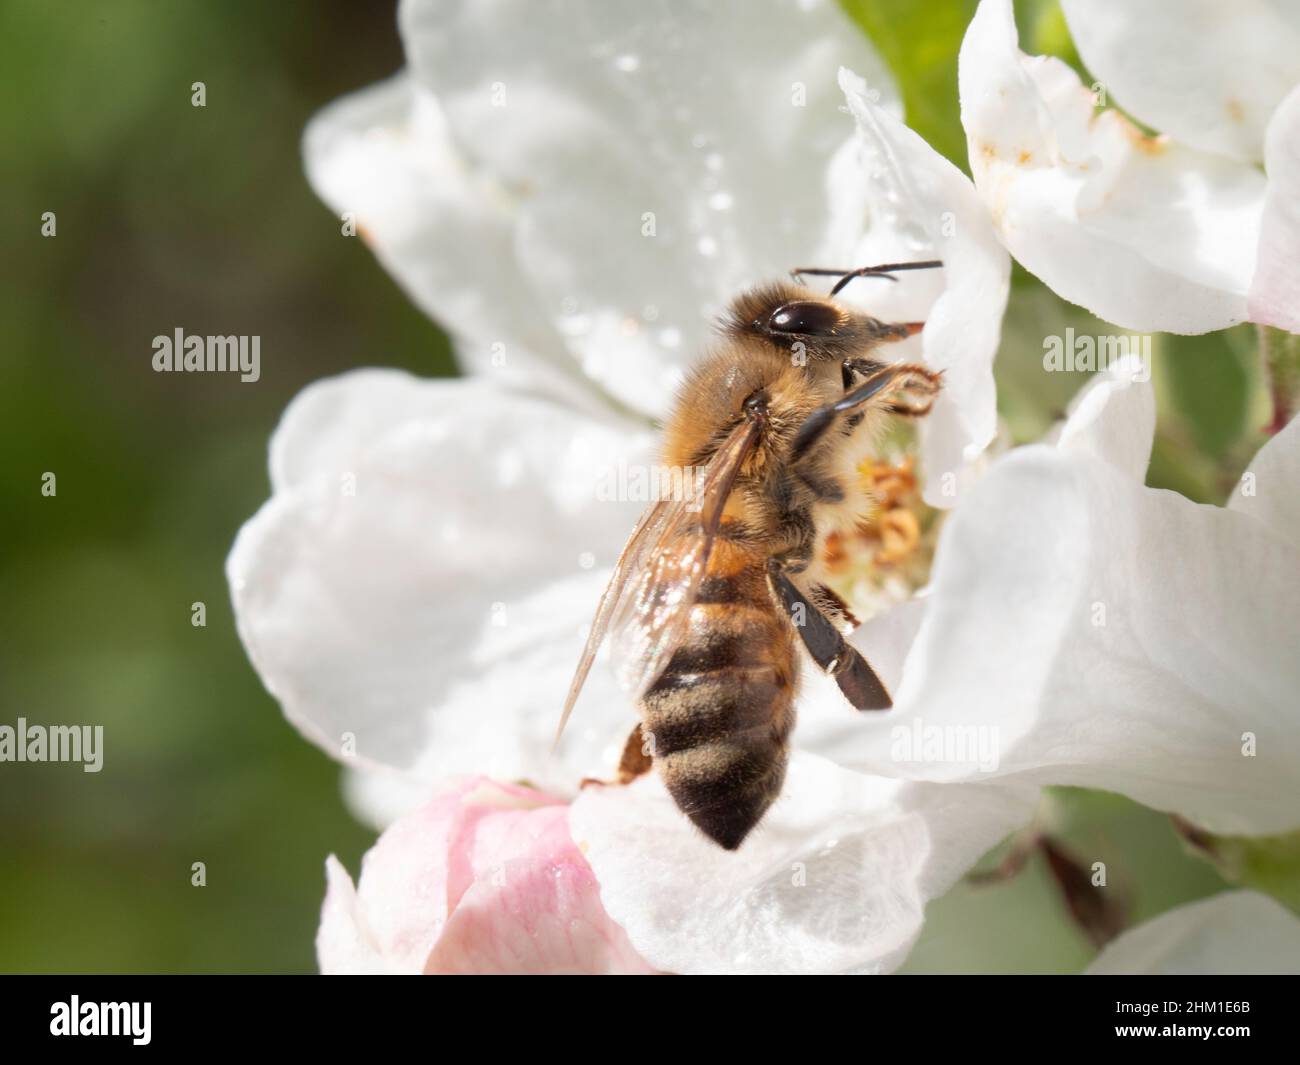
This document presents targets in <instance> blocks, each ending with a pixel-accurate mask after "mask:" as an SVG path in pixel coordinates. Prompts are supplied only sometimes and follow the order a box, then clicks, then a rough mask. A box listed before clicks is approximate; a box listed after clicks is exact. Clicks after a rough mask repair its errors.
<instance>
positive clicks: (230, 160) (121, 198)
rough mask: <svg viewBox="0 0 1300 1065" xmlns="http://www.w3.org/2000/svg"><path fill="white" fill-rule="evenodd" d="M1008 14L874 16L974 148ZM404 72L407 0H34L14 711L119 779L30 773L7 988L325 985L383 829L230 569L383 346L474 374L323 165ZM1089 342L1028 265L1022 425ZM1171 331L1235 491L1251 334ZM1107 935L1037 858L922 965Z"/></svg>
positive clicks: (10, 860)
mask: <svg viewBox="0 0 1300 1065" xmlns="http://www.w3.org/2000/svg"><path fill="white" fill-rule="evenodd" d="M974 6H975V5H974V3H973V0H972V2H965V0H941V2H937V3H936V2H927V3H919V2H918V3H910V2H903V0H885V2H871V0H851V2H849V3H847V4H846V7H847V8H848V10H849V11H850V13H851V15H852V16H853V17H854V18H855V19H856V20H857V21H858V23H859V24H860V25H861V26H862V27H863V28H864V29H865V30H866V31H868V32H869V33H870V34H871V35H872V37H873V39H874V40H875V41H876V43H877V46H878V47H879V48H880V50H881V51H882V53H883V54H884V55H885V57H886V58H887V59H888V60H889V61H890V63H891V64H892V65H893V67H894V70H895V73H896V75H897V77H898V78H899V80H900V83H901V84H902V87H903V89H904V93H905V99H906V101H907V104H908V109H909V116H908V117H909V119H910V120H911V121H912V123H913V124H914V125H915V126H916V127H917V128H918V129H919V130H920V131H921V132H922V133H923V134H924V135H926V136H927V137H928V138H929V139H930V140H931V141H932V142H933V143H934V144H935V145H936V146H937V147H939V148H940V149H941V150H943V151H944V152H945V153H947V154H948V155H949V156H950V157H951V158H953V159H954V161H956V162H958V163H959V164H960V165H963V166H964V165H965V150H964V140H963V139H962V136H961V131H960V125H959V124H958V121H957V101H956V80H955V75H956V52H957V47H958V45H959V43H960V39H961V34H962V32H963V30H964V28H965V25H966V22H967V20H968V18H969V15H970V13H971V12H972V11H973V10H974ZM1018 15H1019V17H1020V19H1021V22H1022V33H1023V37H1022V46H1023V47H1024V48H1025V49H1026V50H1027V51H1053V52H1056V53H1058V54H1061V55H1063V56H1064V57H1065V58H1067V59H1070V60H1071V61H1075V62H1077V58H1076V57H1074V56H1073V54H1072V52H1071V51H1070V47H1069V39H1068V34H1067V33H1066V31H1065V29H1064V23H1063V21H1062V20H1061V19H1060V16H1059V12H1058V11H1057V10H1056V8H1055V5H1054V4H1050V3H1043V2H1033V3H1022V4H1021V5H1020V6H1019V10H1018ZM401 62H402V58H401V47H400V42H399V40H398V37H397V32H396V27H395V21H394V13H393V10H392V5H390V4H385V3H366V4H359V3H355V2H349V0H330V2H320V3H310V4H308V3H274V4H271V3H265V2H255V0H242V2H225V3H221V4H205V3H200V2H198V0H187V2H172V3H161V2H144V0H123V2H116V3H113V4H107V5H94V6H91V5H73V4H48V3H43V2H40V0H11V2H9V3H7V4H6V5H4V7H3V9H0V70H2V71H3V75H0V76H2V77H3V80H4V86H5V91H4V93H3V95H2V96H0V112H2V113H3V119H4V121H3V130H4V136H3V139H2V140H0V157H3V159H4V162H3V176H4V190H5V194H6V195H5V203H4V210H3V212H2V213H0V227H2V229H0V232H2V234H3V247H4V251H5V254H4V259H3V267H0V269H3V272H4V285H3V287H2V288H0V318H2V319H3V345H0V364H2V365H3V369H4V388H3V390H2V398H0V438H2V440H3V448H4V454H5V461H4V462H3V463H0V489H2V496H3V499H4V519H3V531H4V536H3V543H4V552H3V557H2V559H0V587H3V603H4V610H3V612H2V613H0V692H3V707H2V708H0V723H7V724H11V725H12V724H14V722H15V720H16V719H17V718H18V717H19V716H23V717H26V718H27V719H28V721H29V722H33V723H59V724H74V723H87V724H102V725H103V726H104V729H105V748H106V750H105V768H104V771H103V772H101V773H98V774H88V773H83V772H82V771H81V769H80V768H79V767H77V766H70V765H57V764H55V765H45V764H40V765H15V764H12V763H5V764H0V803H2V804H3V807H2V808H3V813H4V816H3V819H2V820H0V971H6V972H15V971H16V972H50V971H52V972H68V971H72V972H136V971H162V972H265V971H303V972H308V971H313V970H314V968H315V961H314V950H313V942H312V941H313V936H314V934H315V928H316V921H317V914H318V908H319V905H320V899H321V896H322V894H323V889H324V876H323V862H324V858H325V856H326V855H327V854H329V853H331V852H333V853H336V854H338V855H339V856H340V858H342V859H343V861H344V862H345V864H347V865H348V867H349V868H350V869H351V870H352V871H353V873H354V874H355V872H356V871H357V868H358V862H359V858H360V855H361V854H362V852H363V851H364V849H365V848H366V847H367V846H368V845H369V843H370V842H371V840H372V838H373V834H372V833H371V832H369V831H368V830H366V829H364V828H362V827H361V826H360V825H358V824H357V823H356V822H355V821H354V820H353V819H352V818H351V817H350V815H349V814H348V813H347V811H346V810H345V808H344V806H343V803H342V800H341V798H340V795H339V788H338V771H337V768H336V767H335V765H334V764H333V763H331V762H330V761H329V760H328V759H327V758H326V757H325V756H324V755H322V754H321V753H320V752H319V751H317V750H316V748H314V747H312V746H310V745H309V744H307V743H306V742H304V741H302V740H301V739H300V738H299V737H298V736H297V734H296V733H295V732H294V731H293V730H292V729H291V728H290V726H289V725H288V724H287V723H286V722H285V721H284V719H283V717H282V716H281V714H280V711H279V708H278V707H277V705H276V704H275V702H274V701H273V700H272V699H271V698H270V697H269V696H268V695H267V694H266V693H265V691H264V690H263V689H262V687H261V685H260V683H259V682H258V680H257V678H256V676H255V675H254V673H253V671H252V669H251V667H250V666H249V665H248V662H247V659H246V658H245V656H244V653H243V650H242V648H241V646H240V644H239V641H238V639H237V637H236V635H235V632H234V625H233V619H232V617H231V612H230V607H229V598H228V593H227V589H226V583H225V578H224V574H223V568H222V567H223V562H224V558H225V555H226V552H227V550H228V549H229V547H230V544H231V542H232V540H233V538H234V535H235V532H236V530H237V529H238V528H239V526H240V524H241V523H242V522H243V521H244V520H245V519H246V518H247V517H249V516H250V515H251V514H252V513H253V512H254V511H255V510H256V509H257V507H258V506H259V505H260V504H261V503H262V502H263V501H264V500H265V498H266V496H267V494H268V488H269V486H268V482H267V476H266V445H267V441H268V439H269V437H270V434H271V432H272V430H273V429H274V426H275V424H276V421H277V419H278V417H279V416H280V414H281V412H282V411H283V409H284V407H285V405H286V404H287V403H288V401H289V400H290V399H291V398H292V397H293V396H294V394H295V393H297V392H298V390H299V389H301V388H302V387H303V386H304V385H306V384H308V383H309V382H311V381H314V380H316V379H318V378H320V377H324V376H326V375H329V374H333V373H337V372H340V371H343V370H347V369H349V368H352V367H355V366H359V365H388V366H398V367H403V368H406V369H409V370H412V371H413V372H417V373H421V374H426V375H436V374H446V373H450V372H453V366H452V362H451V358H450V354H449V351H448V348H447V344H446V340H445V338H444V337H443V336H442V334H441V333H440V332H439V331H438V329H437V328H436V327H435V326H434V325H433V324H432V323H430V322H428V321H427V320H426V319H424V318H423V317H422V316H421V315H420V314H419V313H418V312H417V311H416V310H415V309H414V308H413V307H412V306H411V305H410V304H409V303H408V302H407V301H406V299H405V298H404V297H403V296H402V294H401V293H400V292H399V291H398V289H397V288H396V286H395V285H394V284H393V283H392V282H391V281H390V280H389V278H388V277H387V275H386V274H385V273H384V271H383V270H382V269H381V268H380V267H379V266H378V265H377V264H376V263H375V262H374V260H373V259H372V257H371V255H370V254H369V252H368V251H367V250H366V249H365V247H364V246H363V245H362V243H361V242H360V241H355V240H342V239H340V237H339V232H338V222H337V220H336V219H334V218H333V217H332V216H331V215H330V213H329V212H328V211H327V210H326V209H325V208H324V207H323V206H322V205H321V204H320V203H319V202H318V201H317V200H316V199H315V197H314V196H313V194H312V193H311V191H310V189H309V188H308V186H307V184H306V181H305V179H304V177H303V173H302V167H301V163H300V158H299V150H298V145H299V137H300V134H301V130H302V127H303V125H304V123H305V122H306V120H307V118H308V117H309V116H310V115H311V113H312V112H313V111H314V110H315V109H317V108H318V107H320V106H321V105H323V104H324V103H326V102H328V101H330V100H332V99H334V98H335V97H337V96H339V95H341V94H343V93H345V92H347V91H349V90H352V89H356V88H360V87H361V86H364V85H366V84H369V83H371V82H373V81H375V80H377V79H379V78H382V77H384V76H386V75H388V74H390V73H392V72H393V71H394V70H396V69H397V68H398V67H399V66H400V65H401ZM195 81H202V82H204V83H205V84H206V87H207V106H206V107H205V108H195V107H193V106H191V102H190V96H191V84H192V83H193V82H195ZM46 211H53V212H55V213H56V215H57V236H55V237H52V238H49V237H42V236H41V233H40V227H41V216H42V213H43V212H46ZM1067 325H1074V326H1075V328H1076V331H1078V332H1080V333H1084V332H1088V333H1093V334H1097V333H1107V332H1114V331H1115V330H1114V329H1113V328H1112V327H1108V326H1106V325H1105V324H1104V323H1100V322H1096V321H1095V320H1093V319H1091V318H1090V316H1088V315H1087V314H1086V313H1085V312H1083V311H1081V310H1079V309H1077V308H1073V307H1070V306H1068V305H1066V304H1064V303H1062V302H1061V301H1060V300H1059V299H1057V298H1056V297H1055V296H1053V295H1052V294H1051V293H1049V292H1047V291H1046V290H1044V289H1043V288H1042V287H1041V286H1040V285H1038V284H1037V283H1036V282H1034V281H1033V279H1031V278H1029V277H1028V276H1027V275H1024V274H1023V273H1022V272H1019V271H1018V272H1017V275H1016V278H1015V288H1014V292H1013V296H1012V301H1011V306H1010V309H1009V312H1008V318H1007V322H1006V326H1005V332H1004V343H1003V349H1002V353H1001V355H1000V357H999V365H998V377H999V397H1000V398H999V402H1000V404H1001V406H1002V411H1003V415H1004V417H1005V418H1006V420H1007V423H1008V425H1009V427H1010V429H1011V432H1012V434H1013V437H1014V438H1015V439H1016V440H1017V441H1023V440H1030V439H1033V438H1034V437H1036V436H1037V435H1039V434H1040V433H1041V432H1042V431H1043V430H1044V429H1045V428H1046V427H1047V426H1049V425H1050V423H1051V422H1052V420H1053V419H1055V418H1056V417H1058V416H1059V415H1060V414H1061V412H1062V411H1063V409H1064V406H1065V404H1066V402H1068V399H1069V396H1070V395H1071V394H1072V392H1073V391H1074V390H1075V389H1076V388H1077V387H1079V386H1080V385H1081V384H1082V383H1083V380H1084V376H1085V375H1082V374H1079V375H1072V374H1053V375H1045V374H1043V373H1042V370H1041V359H1042V350H1043V348H1042V341H1043V337H1044V336H1045V335H1047V334H1056V333H1061V332H1062V331H1063V330H1064V328H1065V327H1066V326H1067ZM177 326H181V327H183V328H184V329H185V330H186V331H187V332H193V333H205V334H206V333H219V334H257V335H260V336H261V337H262V378H261V380H260V381H259V382H257V383H256V384H241V383H240V382H239V381H238V380H237V379H236V378H235V377H234V376H231V377H230V378H218V377H215V376H211V375H163V374H156V373H154V372H153V371H152V369H151V366H150V358H151V354H152V351H151V340H152V338H153V337H154V336H155V335H156V334H159V333H169V332H170V331H171V330H172V329H174V328H175V327H177ZM1156 347H1157V363H1156V380H1157V382H1158V386H1159V395H1160V403H1161V416H1160V434H1159V440H1158V443H1157V450H1156V458H1155V461H1154V463H1153V467H1152V475H1151V481H1152V483H1154V484H1160V485H1163V486H1168V487H1172V488H1176V489H1178V490H1180V491H1183V492H1185V493H1186V494H1188V495H1190V496H1192V497H1193V498H1196V499H1199V500H1205V501H1212V502H1220V501H1222V499H1223V498H1224V496H1225V494H1226V490H1227V487H1228V486H1229V485H1230V484H1232V483H1233V481H1234V480H1235V479H1236V477H1237V476H1238V474H1239V472H1240V470H1241V469H1242V468H1244V465H1245V462H1246V461H1247V459H1248V458H1249V456H1250V454H1251V453H1252V452H1253V450H1254V448H1255V447H1257V446H1258V444H1259V443H1260V441H1261V439H1262V438H1261V437H1260V436H1259V433H1258V426H1259V425H1260V424H1262V422H1263V420H1264V417H1265V414H1264V412H1263V410H1264V403H1265V400H1264V397H1263V389H1262V386H1261V383H1260V375H1259V373H1258V371H1257V369H1256V366H1255V354H1254V350H1255V345H1254V338H1253V334H1251V333H1250V331H1249V330H1248V329H1242V330H1235V331H1231V332H1228V333H1224V334H1219V335H1216V336H1212V337H1208V338H1196V339H1179V338H1168V337H1161V338H1157V344H1156ZM1174 363H1176V368H1172V369H1171V367H1172V366H1173V364H1174ZM1049 389H1050V391H1045V390H1049ZM46 471H53V472H54V473H55V474H56V475H57V478H58V480H57V486H58V492H57V495H56V496H55V497H53V498H46V497H43V496H42V495H41V491H40V488H41V478H42V474H43V473H45V472H46ZM197 601H202V602H203V603H205V604H206V607H207V625H206V627H204V628H195V627H193V626H192V625H191V620H190V619H191V604H193V603H194V602H197ZM1056 799H1057V801H1056V803H1055V809H1056V811H1057V824H1058V825H1059V826H1060V829H1061V833H1062V835H1063V837H1064V838H1066V839H1067V840H1068V841H1069V842H1070V843H1071V844H1072V845H1074V846H1077V847H1078V848H1079V853H1080V854H1081V855H1084V856H1086V857H1087V860H1088V861H1092V860H1096V858H1097V856H1098V855H1103V856H1104V860H1106V861H1107V862H1108V863H1109V864H1110V867H1111V869H1112V875H1113V876H1114V877H1116V878H1117V879H1118V880H1119V881H1121V882H1122V883H1124V884H1125V885H1126V891H1128V892H1129V893H1130V894H1131V896H1132V898H1133V903H1134V914H1135V916H1137V917H1139V918H1140V917H1145V916H1149V915H1151V914H1153V913H1157V912H1160V911H1161V910H1163V909H1166V908H1168V907H1169V906H1170V905H1173V904H1176V903H1178V902H1181V901H1184V900H1187V899H1191V898H1196V897H1199V896H1201V895H1204V894H1208V893H1211V892H1213V891H1216V890H1219V889H1221V888H1222V886H1223V884H1222V881H1221V880H1220V879H1219V878H1218V876H1217V874H1216V873H1215V872H1214V871H1213V870H1212V869H1211V868H1210V866H1208V865H1205V864H1203V863H1201V862H1199V861H1198V860H1196V859H1194V858H1192V857H1190V856H1188V855H1186V854H1184V853H1183V851H1182V849H1181V847H1180V845H1179V843H1178V842H1177V840H1176V838H1175V837H1174V835H1173V834H1172V832H1171V831H1170V829H1169V825H1168V823H1167V821H1166V819H1165V818H1163V817H1160V816H1159V815H1156V814H1153V813H1150V812H1147V811H1143V810H1141V809H1139V808H1137V807H1135V806H1133V805H1132V804H1130V803H1127V802H1125V801H1122V800H1119V799H1116V798H1114V797H1111V796H1096V795H1087V794H1084V793H1078V792H1064V793H1060V794H1059V795H1058V796H1057V797H1056ZM196 861H202V862H204V863H205V864H206V867H207V885H206V886H205V887H193V886H191V883H190V878H191V865H192V863H194V862H196ZM1090 953H1091V951H1090V948H1089V947H1088V946H1087V944H1086V941H1085V940H1084V939H1083V937H1082V935H1081V934H1080V933H1079V932H1078V930H1077V929H1075V928H1074V927H1073V926H1072V925H1071V924H1070V923H1069V922H1068V921H1067V920H1066V919H1065V917H1064V909H1063V906H1062V904H1061V902H1060V900H1059V898H1058V897H1057V896H1056V894H1055V892H1054V888H1053V886H1052V884H1051V882H1050V880H1049V878H1048V877H1047V876H1046V874H1045V871H1044V868H1043V864H1042V861H1041V859H1035V860H1034V861H1032V862H1031V864H1030V866H1029V868H1028V870H1027V871H1026V873H1025V874H1024V875H1023V876H1021V877H1020V878H1018V879H1017V880H1015V881H1013V882H1011V883H1009V884H1005V885H999V886H993V887H981V888H968V887H961V888H959V889H957V891H955V892H954V893H953V894H952V895H951V896H950V897H949V898H946V899H944V900H942V901H941V902H939V903H938V904H937V905H936V906H935V907H934V908H933V910H932V920H931V921H930V923H929V925H928V926H927V931H926V933H925V935H924V937H923V939H922V941H921V943H920V945H919V946H918V949H917V951H916V953H915V954H914V956H913V958H912V960H911V961H910V962H909V963H908V969H909V970H910V971H937V970H942V971H1006V970H1025V969H1032V970H1034V971H1071V970H1077V969H1078V968H1080V967H1081V966H1082V965H1083V964H1085V963H1086V961H1087V958H1088V957H1089V956H1090Z"/></svg>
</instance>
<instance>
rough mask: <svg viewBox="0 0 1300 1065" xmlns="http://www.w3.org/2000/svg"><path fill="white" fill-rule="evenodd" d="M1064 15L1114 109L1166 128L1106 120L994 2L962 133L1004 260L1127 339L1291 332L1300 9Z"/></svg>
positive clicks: (985, 19)
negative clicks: (1268, 328) (1260, 327)
mask: <svg viewBox="0 0 1300 1065" xmlns="http://www.w3.org/2000/svg"><path fill="white" fill-rule="evenodd" d="M1063 7H1064V10H1065V14H1066V17H1067V19H1068V21H1069V24H1070V28H1071V31H1072V33H1073V35H1074V39H1075V42H1076V44H1077V45H1078V48H1079V51H1080V54H1081V55H1082V57H1083V59H1084V61H1085V62H1086V63H1087V64H1088V66H1089V67H1090V68H1091V69H1092V70H1093V72H1094V73H1095V74H1096V75H1097V76H1098V77H1099V78H1100V83H1099V85H1098V86H1097V88H1098V90H1099V92H1100V91H1101V90H1104V92H1105V99H1106V102H1114V103H1117V104H1119V105H1121V106H1123V107H1125V108H1127V109H1128V110H1129V111H1130V112H1131V113H1132V114H1134V115H1135V116H1136V117H1137V118H1138V119H1140V120H1142V121H1144V122H1147V123H1148V124H1150V125H1152V126H1154V127H1155V128H1157V129H1159V130H1163V131H1165V133H1164V135H1161V136H1158V137H1147V136H1145V135H1144V134H1143V133H1142V132H1141V131H1140V130H1138V129H1137V127H1136V126H1134V125H1133V124H1132V123H1131V122H1129V121H1128V120H1127V119H1126V118H1125V117H1124V116H1123V115H1122V114H1121V113H1120V112H1119V111H1116V110H1105V111H1103V112H1101V113H1100V114H1095V113H1094V103H1095V100H1094V93H1093V91H1092V90H1091V89H1089V88H1085V87H1084V86H1083V85H1082V83H1081V82H1080V80H1079V78H1078V76H1077V75H1076V74H1075V73H1074V72H1073V71H1072V70H1071V69H1070V68H1069V67H1068V66H1067V65H1066V64H1065V63H1063V62H1061V61H1060V60H1058V59H1055V58H1052V57H1045V56H1037V57H1030V56H1026V55H1024V54H1023V53H1021V52H1020V51H1019V49H1018V48H1017V47H1016V44H1017V36H1016V29H1015V23H1014V21H1013V18H1012V6H1011V0H982V2H981V4H980V7H979V10H978V11H977V12H976V14H975V17H974V19H973V20H972V21H971V24H970V27H969V29H968V30H967V33H966V38H965V40H964V41H963V43H962V49H961V59H960V86H961V104H962V123H963V125H964V126H965V128H966V134H967V138H968V142H969V148H970V163H971V171H972V173H973V175H974V177H975V184H976V187H977V188H978V189H979V191H980V195H981V196H982V197H983V198H984V200H985V202H986V203H987V204H988V209H989V210H990V212H991V213H992V215H993V218H994V222H995V225H996V227H997V230H998V233H999V235H1000V236H1001V238H1002V240H1003V242H1004V243H1005V244H1006V246H1007V248H1008V250H1010V252H1011V254H1012V255H1013V256H1015V258H1016V259H1017V260H1019V261H1020V262H1021V263H1022V264H1023V265H1024V266H1025V267H1026V268H1027V269H1028V270H1030V271H1031V272H1032V273H1034V274H1035V275H1037V276H1038V277H1040V278H1041V279H1042V280H1043V281H1044V282H1046V283H1047V284H1048V285H1049V286H1050V287H1051V288H1052V289H1053V290H1054V291H1055V292H1057V293H1058V294H1059V295H1061V296H1063V297H1065V298H1066V299H1068V300H1071V301H1072V302H1074V303H1078V304H1082V305H1083V306H1084V307H1087V308H1088V309H1089V310H1090V311H1092V312H1093V313H1094V314H1097V315H1099V316H1100V317H1102V318H1105V319H1107V320H1109V321H1112V322H1115V323H1116V324H1118V325H1120V326H1123V327H1124V328H1127V329H1134V330H1143V331H1152V330H1167V331H1170V332H1176V333H1201V332H1207V331H1209V330H1212V329H1220V328H1223V327H1225V326H1228V325H1232V324H1234V323H1236V322H1241V321H1244V320H1246V319H1247V318H1248V317H1250V316H1253V317H1254V318H1255V319H1256V320H1259V321H1265V322H1273V323H1275V324H1285V323H1286V322H1288V321H1289V322H1290V323H1291V324H1292V325H1293V324H1294V323H1295V317H1294V316H1295V314H1296V311H1295V309H1294V307H1295V303H1294V301H1291V302H1290V303H1288V302H1287V297H1289V296H1291V295H1293V294H1294V293H1295V291H1296V286H1297V283H1298V282H1297V270H1296V267H1295V260H1296V257H1295V252H1296V250H1297V248H1300V239H1298V237H1297V225H1296V215H1295V211H1296V207H1295V203H1296V192H1297V187H1298V184H1297V183H1298V181H1300V179H1298V178H1297V175H1296V172H1295V171H1296V167H1295V164H1294V159H1293V154H1292V153H1294V150H1295V149H1294V141H1295V136H1294V131H1295V129H1296V123H1297V119H1296V118H1295V117H1294V116H1293V114H1292V112H1293V111H1294V110H1295V105H1294V103H1293V104H1292V105H1291V107H1289V108H1288V107H1283V108H1281V109H1278V105H1279V104H1281V103H1282V100H1283V98H1284V97H1285V96H1286V95H1287V93H1288V92H1289V91H1291V90H1292V88H1293V87H1294V86H1296V85H1297V84H1298V83H1300V19H1297V17H1296V15H1295V12H1294V10H1290V11H1287V10H1285V9H1284V8H1283V7H1281V6H1279V5H1275V4H1270V3H1267V2H1266V0H1257V2H1254V0H1252V2H1247V3H1243V4H1238V5H1233V6H1231V7H1225V6H1224V5H1222V4H1220V3H1217V2H1214V0H1179V2H1177V3H1175V2H1173V0H1154V2H1151V3H1144V4H1132V3H1125V2H1123V0H1089V2H1087V3H1082V2H1077V0H1065V2H1064V4H1063ZM1275 109H1278V110H1276V114H1274V112H1275ZM1270 116H1273V118H1272V122H1273V126H1272V127H1271V128H1269V132H1268V141H1269V145H1270V147H1269V148H1268V149H1267V151H1265V148H1264V141H1265V129H1266V127H1267V126H1268V125H1269V123H1270ZM1262 156H1267V162H1268V168H1269V186H1270V190H1269V192H1268V195H1267V207H1266V195H1265V185H1266V182H1265V178H1264V175H1263V174H1261V173H1260V172H1259V170H1258V168H1257V166H1256V161H1257V160H1259V159H1260V158H1261V157H1262ZM1265 211H1267V214H1266V215H1265ZM1261 236H1262V237H1263V243H1261ZM1288 253H1290V255H1291V258H1290V260H1289V261H1288V260H1287V258H1286V256H1287V254H1288ZM1257 263H1258V270H1257V268H1256V267H1257ZM1248 303H1249V306H1248Z"/></svg>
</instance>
